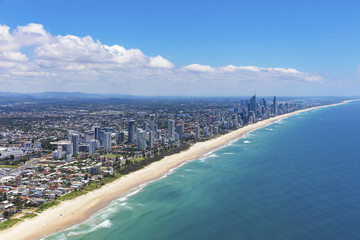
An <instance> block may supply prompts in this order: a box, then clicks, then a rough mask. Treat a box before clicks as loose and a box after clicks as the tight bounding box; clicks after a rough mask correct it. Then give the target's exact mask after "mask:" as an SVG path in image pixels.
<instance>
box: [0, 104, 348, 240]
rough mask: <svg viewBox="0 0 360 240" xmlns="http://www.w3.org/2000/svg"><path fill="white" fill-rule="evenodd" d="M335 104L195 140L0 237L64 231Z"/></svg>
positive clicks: (33, 236) (31, 237)
mask: <svg viewBox="0 0 360 240" xmlns="http://www.w3.org/2000/svg"><path fill="white" fill-rule="evenodd" d="M345 102H348V101H345ZM345 102H343V103H345ZM339 104H342V103H338V104H332V105H326V106H320V107H314V108H309V109H304V110H300V111H296V112H292V113H288V114H284V115H280V116H276V117H274V118H270V119H266V120H263V121H260V122H257V123H255V124H250V125H248V126H245V127H243V128H240V129H237V130H234V131H232V132H230V133H227V134H225V135H222V136H219V137H217V138H214V139H211V140H208V141H206V142H199V143H196V144H194V145H192V146H191V147H190V148H189V149H188V150H186V151H183V152H180V153H178V154H174V155H171V156H167V157H165V158H164V159H162V160H161V161H158V162H154V163H152V164H150V165H148V166H146V167H145V168H143V169H141V170H138V171H136V172H133V173H130V174H128V175H126V176H123V177H121V178H120V179H118V180H116V181H114V182H112V183H109V184H106V185H105V186H103V187H102V188H100V189H97V190H95V191H92V192H90V193H88V194H86V195H82V196H80V197H78V198H76V199H73V200H69V201H64V202H62V203H61V204H60V205H58V206H55V207H53V208H51V209H48V210H47V211H45V212H43V213H41V214H39V216H37V217H35V218H32V219H27V220H25V221H23V222H21V223H19V224H17V225H15V226H14V227H12V228H10V229H8V230H4V231H1V232H0V239H19V240H20V239H40V238H42V237H45V236H47V235H49V234H52V233H55V232H58V231H61V230H64V229H66V228H69V227H70V226H72V225H75V224H78V223H80V222H83V221H84V220H86V219H87V218H89V217H90V216H91V215H93V214H94V213H96V212H97V211H99V210H101V209H102V208H104V207H105V206H107V205H109V204H110V203H111V201H113V200H115V199H117V198H119V197H120V196H122V195H124V194H126V193H127V192H129V191H131V190H132V189H134V188H136V187H138V186H139V185H141V184H144V183H146V182H149V181H152V180H155V179H158V178H160V177H161V176H163V175H164V174H166V173H168V172H169V170H171V169H173V168H176V167H177V166H179V165H181V164H182V163H184V162H186V161H189V160H193V159H198V158H200V157H201V156H203V155H204V154H206V153H208V152H210V151H213V150H215V149H218V148H220V147H222V146H223V145H225V144H227V143H229V142H230V141H232V140H235V139H237V138H239V137H241V136H242V135H243V134H244V133H247V132H249V131H252V130H255V129H258V128H261V127H264V126H266V125H268V124H271V123H273V122H275V121H278V120H280V119H283V118H287V117H289V116H291V115H294V114H298V113H301V112H305V111H309V110H313V109H316V108H321V107H327V106H333V105H339Z"/></svg>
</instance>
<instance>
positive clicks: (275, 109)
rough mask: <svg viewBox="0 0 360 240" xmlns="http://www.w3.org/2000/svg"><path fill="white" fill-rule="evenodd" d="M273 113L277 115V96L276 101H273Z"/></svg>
mask: <svg viewBox="0 0 360 240" xmlns="http://www.w3.org/2000/svg"><path fill="white" fill-rule="evenodd" d="M273 111H274V115H277V103H276V97H275V96H274V100H273Z"/></svg>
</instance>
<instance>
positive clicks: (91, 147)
mask: <svg viewBox="0 0 360 240" xmlns="http://www.w3.org/2000/svg"><path fill="white" fill-rule="evenodd" d="M95 151H96V140H95V139H91V140H90V141H89V153H90V154H93V153H95Z"/></svg>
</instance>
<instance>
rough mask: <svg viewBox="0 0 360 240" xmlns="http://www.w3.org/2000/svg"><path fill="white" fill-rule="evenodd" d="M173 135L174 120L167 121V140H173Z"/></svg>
mask: <svg viewBox="0 0 360 240" xmlns="http://www.w3.org/2000/svg"><path fill="white" fill-rule="evenodd" d="M174 133H175V120H173V119H169V120H168V139H169V140H174V137H175V136H174Z"/></svg>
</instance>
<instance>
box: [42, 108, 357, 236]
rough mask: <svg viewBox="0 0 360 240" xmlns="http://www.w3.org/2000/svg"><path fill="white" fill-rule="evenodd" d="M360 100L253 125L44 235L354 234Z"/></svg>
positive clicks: (355, 231) (355, 234) (355, 232)
mask: <svg viewBox="0 0 360 240" xmlns="http://www.w3.org/2000/svg"><path fill="white" fill-rule="evenodd" d="M359 122H360V103H356V102H355V103H350V104H345V105H340V106H334V107H326V108H322V109H319V110H313V111H310V112H306V113H302V114H298V115H295V116H292V117H290V118H287V119H284V120H281V121H280V122H277V123H274V124H272V125H269V126H267V127H265V128H262V129H258V130H256V131H253V132H251V133H249V134H247V135H246V136H244V137H243V138H241V139H239V140H237V141H235V142H233V143H232V144H231V145H229V146H227V147H224V148H222V149H220V150H217V151H215V152H213V153H210V154H209V155H208V156H207V157H204V158H202V159H199V160H196V161H193V162H190V163H187V164H185V165H183V166H182V167H180V168H178V169H176V170H174V171H173V172H172V173H171V174H169V175H168V176H167V177H164V178H162V179H160V180H158V181H155V182H152V183H149V184H148V185H147V186H141V187H139V189H137V190H136V191H135V192H133V193H132V194H131V195H129V196H124V197H123V198H121V199H118V200H116V201H114V202H113V203H112V204H111V206H109V207H107V208H105V209H104V210H102V211H101V212H99V213H98V214H96V215H94V216H92V217H91V218H90V219H89V220H87V221H86V222H84V223H82V224H79V225H76V226H74V227H72V228H71V229H68V230H66V231H63V232H61V233H57V234H55V235H53V236H50V237H47V238H46V239H90V240H92V239H132V240H133V239H359V236H360V227H359V226H358V225H359V223H360V205H359V202H360V152H359V149H360V128H359Z"/></svg>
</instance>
